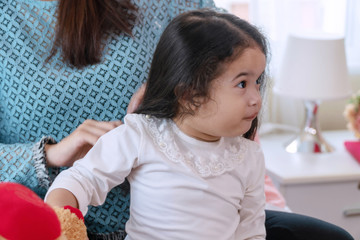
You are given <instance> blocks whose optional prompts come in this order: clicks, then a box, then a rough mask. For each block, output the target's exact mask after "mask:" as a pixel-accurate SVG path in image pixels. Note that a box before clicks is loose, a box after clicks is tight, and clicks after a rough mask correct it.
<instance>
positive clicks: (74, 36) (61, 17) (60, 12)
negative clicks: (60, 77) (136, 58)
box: [47, 0, 136, 68]
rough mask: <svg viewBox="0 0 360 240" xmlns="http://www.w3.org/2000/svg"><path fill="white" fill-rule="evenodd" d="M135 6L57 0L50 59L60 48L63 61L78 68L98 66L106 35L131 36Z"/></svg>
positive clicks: (116, 0)
mask: <svg viewBox="0 0 360 240" xmlns="http://www.w3.org/2000/svg"><path fill="white" fill-rule="evenodd" d="M135 12H136V8H135V6H134V5H133V4H132V3H131V2H130V0H60V2H59V5H58V8H57V23H56V32H55V34H56V35H55V41H54V45H53V48H52V50H51V53H50V56H49V57H48V59H47V60H50V59H51V58H52V57H53V56H54V55H55V54H56V52H57V51H58V50H59V49H60V50H61V53H62V56H63V58H64V61H65V62H66V63H68V64H70V65H72V66H75V67H77V68H81V67H84V66H87V65H91V64H96V63H99V62H100V60H101V56H102V51H103V47H102V41H103V39H104V37H105V36H106V34H109V33H111V32H119V33H120V32H124V33H126V34H128V35H132V34H131V29H132V27H133V24H134V22H135V19H136V17H135Z"/></svg>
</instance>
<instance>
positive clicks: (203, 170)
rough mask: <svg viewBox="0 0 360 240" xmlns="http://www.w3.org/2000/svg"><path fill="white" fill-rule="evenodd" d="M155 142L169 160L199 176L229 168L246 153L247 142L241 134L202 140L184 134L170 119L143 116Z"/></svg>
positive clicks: (240, 160) (217, 173)
mask: <svg viewBox="0 0 360 240" xmlns="http://www.w3.org/2000/svg"><path fill="white" fill-rule="evenodd" d="M144 121H145V122H146V124H147V125H148V129H149V133H150V135H151V137H152V138H153V140H154V143H155V144H156V145H158V146H159V149H160V150H161V151H162V152H163V153H164V154H165V155H166V156H167V157H168V159H169V160H171V161H172V162H175V163H178V164H182V165H184V166H185V167H187V168H190V169H191V170H192V171H193V172H195V173H196V174H198V175H200V176H201V177H211V176H219V175H221V174H223V173H225V172H228V171H232V170H233V169H234V168H235V167H236V166H237V165H239V164H240V163H241V162H242V161H243V159H244V155H245V151H246V149H247V144H248V141H246V140H245V139H244V138H242V137H236V138H221V140H219V141H218V142H211V143H209V142H203V141H200V140H197V139H194V138H192V137H189V136H187V135H186V134H185V133H183V132H182V131H181V130H180V129H179V128H178V127H177V126H176V124H175V123H174V122H173V121H172V120H169V119H157V118H153V117H150V116H144Z"/></svg>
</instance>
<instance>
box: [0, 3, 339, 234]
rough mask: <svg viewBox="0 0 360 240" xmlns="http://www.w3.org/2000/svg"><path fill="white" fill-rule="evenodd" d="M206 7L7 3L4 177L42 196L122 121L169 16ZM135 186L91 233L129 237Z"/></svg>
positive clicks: (102, 214) (0, 35)
mask: <svg viewBox="0 0 360 240" xmlns="http://www.w3.org/2000/svg"><path fill="white" fill-rule="evenodd" d="M203 7H210V8H213V7H214V4H213V2H212V0H203V1H202V0H182V1H179V0H164V1H156V0H153V1H151V0H150V1H149V0H133V1H129V0H118V1H115V0H77V1H65V0H60V1H39V0H38V1H36V0H31V1H30V0H0V169H1V170H0V181H15V182H19V183H21V184H24V185H26V186H27V187H30V188H31V189H32V190H34V191H35V192H36V193H37V194H38V195H40V196H44V194H45V192H46V190H47V189H48V187H49V184H50V182H51V181H52V179H53V177H54V176H56V175H57V174H58V172H59V170H60V169H59V167H65V166H71V165H72V164H73V162H74V161H75V160H77V159H79V158H81V157H83V156H84V155H85V153H86V152H87V151H88V150H89V149H90V148H91V146H92V145H93V144H94V143H95V142H96V140H97V139H98V138H99V137H100V136H101V135H103V134H104V133H106V132H108V131H109V130H111V129H113V128H115V127H117V126H118V125H119V124H121V123H120V121H119V120H120V119H122V118H123V117H124V115H125V114H126V110H127V106H128V104H129V101H130V98H131V96H132V95H133V93H134V92H135V90H136V89H137V88H138V87H139V86H140V85H141V84H142V83H143V82H144V81H145V80H146V76H147V74H148V70H149V66H150V62H151V58H152V54H153V51H154V49H155V46H156V43H157V41H158V39H159V37H160V34H161V33H162V31H163V29H164V28H165V27H166V26H167V24H168V23H169V22H170V20H171V19H172V18H174V17H175V16H176V15H178V14H179V13H181V12H184V11H187V10H191V9H196V8H203ZM50 167H51V168H50ZM128 191H129V185H128V184H124V185H122V186H118V187H115V188H114V189H113V190H112V191H111V192H110V193H109V195H108V197H107V200H106V202H105V204H103V205H102V206H100V207H91V208H90V209H89V212H88V214H87V215H86V224H87V227H88V230H89V238H90V239H121V238H122V237H123V235H124V232H123V229H124V224H125V222H126V221H127V219H128V214H129V213H128V207H129V194H128ZM277 216H278V215H277ZM280 222H281V221H280ZM308 239H310V238H308ZM318 239H320V238H318ZM337 239H340V238H337Z"/></svg>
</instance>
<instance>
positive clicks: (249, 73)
mask: <svg viewBox="0 0 360 240" xmlns="http://www.w3.org/2000/svg"><path fill="white" fill-rule="evenodd" d="M264 72H265V70H264V71H263V72H262V73H261V74H260V75H259V77H261V76H262V75H263V74H264ZM253 75H255V73H254V72H253V71H248V72H240V73H239V74H238V75H236V76H235V77H234V79H232V80H231V81H235V80H236V79H237V78H239V77H242V76H253Z"/></svg>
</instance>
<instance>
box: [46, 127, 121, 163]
mask: <svg viewBox="0 0 360 240" xmlns="http://www.w3.org/2000/svg"><path fill="white" fill-rule="evenodd" d="M121 124H122V123H121V121H111V122H99V121H95V120H85V121H84V122H83V123H82V124H81V125H80V126H79V127H78V128H77V129H75V131H74V132H72V133H71V134H70V135H69V136H68V137H66V138H64V139H63V140H61V141H60V142H59V143H57V144H46V145H45V154H46V162H47V166H48V167H64V166H72V165H73V163H74V162H75V161H76V160H78V159H80V158H82V157H84V156H85V154H86V153H87V152H88V151H89V150H90V148H91V147H92V146H94V144H95V143H96V141H97V140H98V139H99V138H100V137H101V136H102V135H104V134H105V133H107V132H108V131H110V130H112V129H114V128H116V127H118V126H120V125H121Z"/></svg>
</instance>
